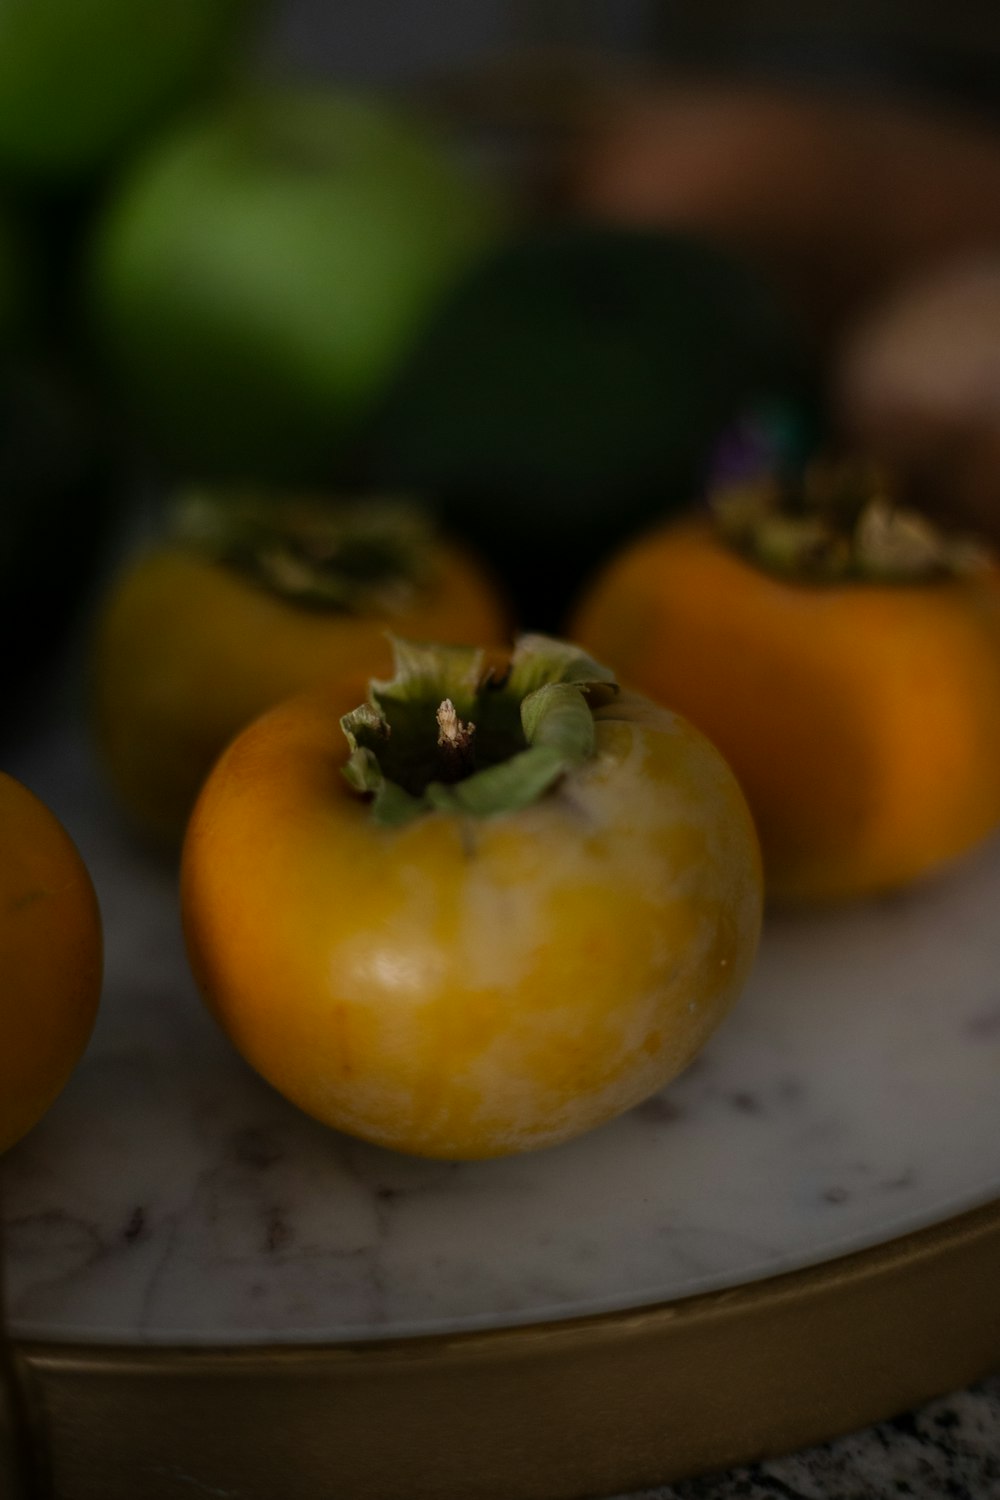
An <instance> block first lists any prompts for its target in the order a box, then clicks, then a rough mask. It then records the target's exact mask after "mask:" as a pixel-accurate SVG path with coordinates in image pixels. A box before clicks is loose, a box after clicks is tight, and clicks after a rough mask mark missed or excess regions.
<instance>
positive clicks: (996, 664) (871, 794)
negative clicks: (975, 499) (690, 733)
mask: <svg viewBox="0 0 1000 1500" xmlns="http://www.w3.org/2000/svg"><path fill="white" fill-rule="evenodd" d="M730 498H731V499H734V500H735V505H734V506H732V507H731V508H730V511H729V521H728V524H727V522H726V521H725V519H724V518H723V510H722V509H720V510H719V511H718V512H717V519H716V520H715V521H711V520H708V519H701V518H699V519H690V520H688V521H686V522H685V523H683V524H678V525H668V526H665V527H662V528H660V529H658V530H654V531H652V532H650V533H648V534H646V535H644V536H642V537H640V538H638V539H636V540H635V541H634V542H633V543H632V544H631V545H630V546H629V547H628V548H626V549H625V550H624V551H622V552H621V553H620V554H619V555H618V556H617V557H615V558H614V559H613V560H612V561H611V562H610V563H609V564H608V565H607V566H606V567H605V569H604V570H603V572H602V573H601V574H600V575H599V576H598V577H597V578H596V579H595V580H594V581H593V583H592V584H591V585H590V586H589V588H588V589H587V591H586V592H585V594H584V596H583V597H582V599H581V600H580V602H579V605H578V607H577V609H576V612H575V615H574V618H573V619H572V621H571V623H570V627H569V633H570V634H571V636H572V637H573V639H575V640H578V641H579V642H580V643H581V644H582V645H584V646H585V647H587V648H588V649H589V650H591V651H593V652H594V653H595V654H597V655H599V656H601V658H602V659H603V660H606V661H608V662H609V663H610V664H611V665H612V666H613V667H614V668H615V669H616V671H618V673H619V674H620V675H621V677H622V679H623V680H624V681H627V682H629V683H632V684H634V685H635V686H636V687H637V688H638V689H639V690H641V691H642V692H645V693H648V694H649V695H650V696H651V697H653V698H655V699H656V700H657V701H658V702H661V703H665V704H668V705H669V706H670V707H672V708H674V709H676V710H677V711H678V712H680V713H683V714H685V715H686V716H687V717H688V718H690V719H691V721H692V722H693V723H694V724H696V725H697V726H698V727H699V728H700V729H701V730H702V731H703V732H704V733H705V734H706V735H708V736H709V738H710V739H711V740H712V741H713V742H714V743H715V744H716V745H717V746H718V748H719V749H720V750H721V752H722V753H723V755H725V757H726V758H727V760H728V761H729V763H730V765H731V766H732V767H733V770H734V771H735V772H736V775H737V777H738V778H739V780H740V783H741V785H742V787H743V790H744V791H745V793H746V796H747V800H748V802H749V804H750V807H751V810H752V811H753V814H754V817H755V819H756V823H757V828H758V831H759V834H760V839H761V847H762V851H763V856H764V868H765V875H766V882H767V890H768V895H769V898H771V899H773V900H774V901H775V902H779V903H786V904H787V903H792V904H794V903H811V902H826V901H836V900H845V899H851V898H856V897H866V896H871V895H874V894H876V893H878V892H882V891H887V890H890V889H892V888H894V887H898V886H903V885H905V884H907V883H909V882H910V881H913V880H916V879H918V878H920V877H922V876H926V875H928V874H930V873H931V872H933V871H935V870H937V869H939V868H940V867H942V866H945V865H947V864H948V863H949V862H950V861H952V860H954V859H956V858H958V857H959V856H960V855H962V854H964V853H965V852H966V851H967V850H969V849H971V848H972V847H973V846H975V845H976V844H978V843H979V842H980V841H981V840H983V839H985V838H986V837H987V836H988V835H989V834H990V833H991V832H992V831H993V830H994V829H995V828H996V827H997V826H998V824H1000V571H998V569H997V568H996V566H995V565H993V564H992V563H991V562H990V561H989V560H988V559H987V558H986V557H985V556H984V555H983V554H982V553H980V552H979V551H978V550H977V549H974V548H970V547H968V546H965V545H964V544H963V545H955V546H951V547H949V546H948V545H946V544H945V543H944V542H942V541H941V539H940V538H939V537H937V536H936V535H935V533H933V532H932V530H931V529H930V527H929V526H928V525H927V524H925V523H924V522H922V521H919V520H917V519H916V518H914V517H911V516H908V515H907V514H906V513H904V512H900V511H898V510H897V509H894V508H891V507H890V506H889V505H888V502H886V501H885V500H884V499H881V500H880V499H879V497H878V496H877V495H875V496H873V497H872V499H871V501H870V503H868V504H866V505H865V506H864V507H863V508H862V509H861V510H859V511H857V513H856V515H855V517H854V528H853V532H852V533H851V534H850V535H844V534H842V533H838V532H837V529H836V528H832V529H831V527H830V525H829V524H828V522H827V520H825V519H824V517H823V516H822V514H821V513H820V512H819V511H818V510H816V509H813V510H810V508H809V507H808V506H806V507H805V508H804V509H801V510H800V511H799V513H798V514H787V515H784V516H782V515H781V514H780V513H778V512H777V511H775V510H774V509H773V507H772V505H771V503H770V502H769V501H768V502H766V503H763V504H760V503H759V501H760V495H759V494H758V495H757V497H756V499H755V498H754V496H753V495H748V494H747V493H744V494H743V495H742V496H739V495H736V496H732V497H730ZM741 507H742V511H741ZM723 509H724V508H723ZM741 516H742V519H741Z"/></svg>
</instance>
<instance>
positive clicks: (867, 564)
mask: <svg viewBox="0 0 1000 1500" xmlns="http://www.w3.org/2000/svg"><path fill="white" fill-rule="evenodd" d="M710 505H711V511H712V517H713V521H714V525H715V529H716V534H717V535H718V536H719V537H720V538H721V539H722V541H723V542H725V543H726V544H727V545H729V546H731V547H732V548H733V549H734V550H735V551H737V552H739V553H740V554H741V556H743V557H746V558H747V559H748V561H750V562H753V563H755V564H756V565H757V566H758V567H761V568H763V569H765V570H766V571H767V572H770V573H775V574H777V575H779V576H780V577H784V578H789V579H793V580H794V579H798V580H801V581H802V582H808V583H847V582H868V583H899V584H905V583H928V582H932V581H934V580H935V579H944V578H958V577H965V576H967V575H969V574H970V573H975V572H978V571H980V570H981V569H982V568H984V567H986V566H988V565H989V562H990V555H989V551H988V549H987V548H986V547H985V546H984V545H982V544H981V543H979V542H978V541H976V540H974V539H971V538H969V537H965V536H955V535H950V534H948V533H946V532H944V531H942V530H941V529H939V528H938V527H936V526H935V525H934V524H933V523H932V522H931V521H930V520H928V519H927V517H926V516H923V515H920V514H918V513H917V512H916V511H913V510H909V509H907V508H906V507H904V506H901V505H898V504H896V503H895V502H894V500H893V499H892V496H891V494H890V491H889V487H888V485H887V483H886V480H885V476H884V475H883V474H881V473H880V472H879V470H878V469H877V468H876V467H875V466H874V465H872V464H868V463H863V462H844V463H839V464H837V463H814V464H811V465H810V466H809V467H808V468H806V469H805V470H804V472H803V473H802V474H800V475H799V476H798V477H797V478H796V479H794V480H785V479H779V478H776V477H773V476H769V477H765V478H762V479H757V480H753V481H750V482H747V483H743V484H738V485H732V486H729V487H727V488H725V489H723V490H721V491H719V492H718V493H716V494H715V495H713V496H712V497H711V499H710Z"/></svg>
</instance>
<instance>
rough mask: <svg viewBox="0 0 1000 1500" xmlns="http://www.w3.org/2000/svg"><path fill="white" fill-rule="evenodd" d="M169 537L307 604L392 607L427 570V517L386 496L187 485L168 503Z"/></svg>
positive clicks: (430, 537) (405, 599) (407, 599)
mask: <svg viewBox="0 0 1000 1500" xmlns="http://www.w3.org/2000/svg"><path fill="white" fill-rule="evenodd" d="M171 534H172V536H173V538H174V540H176V541H177V542H179V543H180V544H181V545H182V546H185V547H189V548H191V549H192V550H194V551H197V552H199V553H200V554H201V555H202V556H205V557H210V558H212V559H213V560H214V561H216V562H219V563H222V564H224V565H225V566H227V567H231V568H235V569H236V570H237V571H238V572H240V573H241V574H243V575H244V576H245V577H247V578H249V579H250V580H251V581H252V582H253V583H255V584H257V585H258V586H259V587H261V588H263V589H266V590H268V591H269V592H270V593H273V594H277V595H278V596H279V597H281V598H282V599H288V600H290V601H292V602H293V603H295V604H299V605H302V606H305V607H308V608H314V609H329V610H340V611H343V612H346V613H351V614H371V613H378V614H393V613H397V612H399V611H401V610H403V609H405V608H407V607H408V605H409V604H410V603H411V602H412V600H413V596H414V594H415V593H416V592H418V591H419V590H420V589H423V588H425V587H427V585H428V583H429V582H430V580H431V578H432V574H433V566H432V561H431V559H432V556H433V544H434V530H433V527H432V525H431V523H430V520H429V518H428V517H427V516H426V515H425V514H424V513H423V512H422V511H421V510H420V509H419V507H418V506H416V505H414V504H412V503H411V502H409V501H406V500H401V499H393V498H390V497H369V498H366V499H348V498H340V499H337V498H334V497H331V496H324V495H319V494H309V493H305V494H284V493H273V494H269V493H264V492H262V491H256V490H252V489H251V490H242V489H241V490H229V489H225V488H221V489H218V490H209V489H194V490H190V491H188V492H186V493H185V494H183V495H182V496H181V497H180V498H179V499H178V500H177V502H176V503H175V506H174V508H173V513H172V519H171Z"/></svg>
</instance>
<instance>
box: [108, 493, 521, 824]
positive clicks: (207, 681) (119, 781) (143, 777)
mask: <svg viewBox="0 0 1000 1500" xmlns="http://www.w3.org/2000/svg"><path fill="white" fill-rule="evenodd" d="M197 502H198V507H199V508H198V512H197V515H198V522H199V525H202V526H204V529H205V534H204V535H201V534H198V533H197V528H195V531H196V534H195V535H193V536H191V535H188V534H187V532H185V531H184V528H183V527H182V528H181V532H182V534H181V535H180V537H178V538H171V537H167V538H165V539H164V540H162V541H160V542H159V543H158V544H156V545H155V546H153V547H152V548H151V549H150V550H148V551H147V552H146V553H145V554H143V555H142V556H141V557H139V558H137V559H133V560H131V561H130V562H129V563H128V564H127V565H126V567H125V569H124V570H123V572H122V575H121V576H120V578H119V579H118V581H117V582H116V583H115V584H114V586H113V587H112V589H111V591H110V593H109V597H108V600H107V602H106V605H105V608H104V611H103V614H102V617H101V620H100V623H99V628H98V632H97V639H96V642H95V653H94V689H93V700H94V715H95V721H96V730H97V736H98V740H99V744H100V748H101V751H102V754H103V759H104V763H105V766H106V768H107V771H108V773H109V776H110V778H111V781H112V783H113V785H114V788H115V790H116V792H117V793H118V796H119V799H120V801H121V803H122V805H123V807H124V808H125V810H126V812H127V813H128V814H129V816H130V818H131V820H132V822H133V823H134V824H135V826H136V827H137V828H138V829H139V830H140V831H141V832H143V833H144V834H145V835H146V837H147V838H148V839H150V840H151V841H152V842H153V843H155V844H159V845H160V846H161V847H163V848H166V849H177V848H178V847H179V845H180V840H181V837H182V835H183V832H184V825H185V823H186V821H187V817H188V814H189V813H190V811H191V808H192V806H193V804H194V801H195V798H196V797H197V795H198V791H199V789H200V787H201V784H202V782H203V781H204V779H205V777H206V776H207V775H208V772H209V771H210V769H211V767H212V764H213V762H214V761H215V759H216V757H217V756H218V755H219V753H220V751H221V750H222V749H223V748H224V747H225V745H226V744H227V743H228V741H229V740H230V739H232V737H233V735H235V734H236V733H238V731H239V730H241V729H242V728H243V727H244V726H245V725H246V724H248V723H249V722H250V721H251V720H252V719H255V718H256V717H257V715H258V714H260V713H263V712H264V710H265V709H267V708H270V707H271V705H272V704H274V703H277V702H279V701H280V700H281V699H283V698H287V697H289V696H290V695H291V694H294V693H297V692H301V691H303V690H305V689H308V688H317V687H321V686H324V687H325V686H329V688H330V689H331V690H332V691H334V692H335V693H336V695H337V702H338V703H339V704H340V706H341V707H340V711H341V712H343V713H346V712H347V711H348V710H349V709H350V708H353V707H354V705H355V704H356V703H357V702H358V701H359V700H360V699H361V698H362V697H363V696H364V694H365V692H366V690H367V684H368V680H369V678H370V677H373V676H374V677H377V676H380V675H384V674H385V673H387V672H389V671H390V670H391V667H392V651H391V648H390V646H389V641H388V637H387V634H386V632H387V631H388V630H390V629H391V630H393V631H396V632H401V633H406V634H408V635H411V636H413V637H415V638H416V639H424V640H431V639H433V640H443V641H451V642H456V643H461V642H465V641H482V642H485V643H487V644H490V645H501V644H503V642H504V641H505V639H506V636H507V631H508V626H509V621H508V616H507V611H506V608H505V605H504V603H503V601H502V599H501V597H500V595H499V592H498V590H497V588H496V587H495V586H494V584H493V583H492V581H491V579H490V578H489V576H488V575H487V573H486V572H485V570H484V569H483V568H482V567H481V566H480V565H479V564H478V563H477V562H476V560H475V559H474V558H472V557H471V556H470V555H469V554H468V553H467V552H465V551H464V550H463V549H461V548H460V547H457V546H456V545H454V544H453V543H451V542H450V541H447V540H445V539H443V538H441V537H439V536H437V535H435V534H434V533H433V532H432V531H431V530H430V529H429V528H428V527H427V526H426V525H425V524H424V523H423V521H422V520H421V519H420V518H419V516H418V515H417V514H416V513H414V512H411V511H410V510H409V509H407V508H405V507H398V506H395V505H388V504H382V505H380V504H378V503H377V502H374V501H373V502H371V503H362V504H356V505H353V506H336V505H330V504H328V503H325V502H322V501H316V500H313V499H312V498H307V499H304V500H303V499H294V498H291V497H285V498H284V499H281V500H278V501H268V502H267V503H263V502H261V501H259V500H258V498H257V497H250V499H249V500H248V501H246V502H245V503H242V502H240V501H239V500H236V499H233V498H232V497H226V496H221V497H219V496H211V495H204V496H198V497H197Z"/></svg>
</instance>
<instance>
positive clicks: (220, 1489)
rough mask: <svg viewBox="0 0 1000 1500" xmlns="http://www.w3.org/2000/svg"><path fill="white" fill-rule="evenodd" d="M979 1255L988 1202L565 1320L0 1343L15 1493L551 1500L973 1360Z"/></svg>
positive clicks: (989, 1325)
mask: <svg viewBox="0 0 1000 1500" xmlns="http://www.w3.org/2000/svg"><path fill="white" fill-rule="evenodd" d="M998 1268H1000V1201H998V1202H995V1203H991V1204H989V1205H987V1206H985V1207H983V1208H979V1209H975V1210H973V1211H971V1212H968V1213H964V1214H961V1215H959V1216H957V1217H955V1218H951V1219H948V1220H946V1221H944V1222H943V1223H940V1224H936V1225H933V1226H931V1227H930V1228H927V1229H922V1230H918V1231H916V1232H914V1233H912V1234H907V1235H904V1236H902V1237H900V1238H898V1239H894V1240H891V1241H889V1242H887V1243H885V1244H882V1245H879V1246H876V1247H874V1248H872V1249H869V1250H865V1251H861V1252H858V1253H855V1254H852V1255H847V1256H843V1257H841V1258H839V1259H836V1260H831V1261H827V1262H824V1263H823V1264H821V1265H818V1266H815V1267H812V1268H808V1269H805V1270H801V1271H794V1272H790V1273H787V1274H785V1275H781V1276H775V1277H771V1278H769V1279H767V1280H763V1281H759V1282H754V1283H750V1284H747V1285H743V1286H739V1287H736V1288H732V1289H730V1290H724V1291H719V1292H711V1293H707V1294H704V1295H701V1296H697V1297H691V1298H685V1299H683V1300H680V1301H676V1302H671V1303H663V1304H659V1305H654V1306H650V1307H645V1308H638V1309H630V1310H627V1311H622V1312H615V1313H606V1314H600V1315H595V1316H590V1317H581V1318H574V1319H569V1320H566V1321H563V1322H555V1323H547V1324H540V1325H529V1326H520V1327H512V1328H497V1329H493V1330H489V1331H486V1332H482V1333H478V1332H476V1333H460V1334H449V1335H444V1334H442V1335H435V1336H429V1337H414V1338H392V1339H386V1340H378V1341H372V1342H364V1343H341V1344H336V1345H329V1344H327V1345H309V1344H303V1345H297V1346H295V1347H290V1346H287V1345H285V1346H271V1345H268V1346H265V1347H262V1346H255V1347H252V1348H251V1347H234V1348H231V1349H225V1348H218V1347H205V1348H192V1347H187V1348H177V1347H161V1346H130V1347H122V1346H106V1345H71V1344H55V1343H40V1342H31V1341H24V1340H13V1341H12V1342H11V1355H12V1369H13V1371H14V1379H15V1381H16V1384H17V1392H16V1400H15V1401H14V1403H13V1406H12V1407H11V1410H12V1412H13V1413H14V1415H15V1417H16V1416H17V1414H18V1413H21V1418H20V1420H21V1425H22V1428H23V1429H24V1430H23V1431H22V1432H21V1433H20V1439H21V1441H22V1442H25V1443H27V1445H28V1446H29V1447H30V1448H31V1450H32V1452H33V1461H32V1463H31V1465H30V1466H29V1467H30V1468H31V1471H32V1473H31V1475H29V1479H28V1483H27V1486H26V1488H25V1491H24V1492H25V1494H26V1495H30V1496H32V1497H34V1496H36V1495H37V1496H57V1497H58V1500H190V1497H191V1496H192V1495H193V1494H206V1495H215V1496H220V1497H227V1496H231V1497H239V1500H329V1497H333V1496H343V1497H346V1500H401V1497H405V1500H410V1497H415V1500H416V1497H427V1500H565V1497H579V1496H583V1495H608V1494H612V1493H616V1492H620V1491H623V1490H629V1489H637V1488H640V1487H642V1486H644V1485H649V1484H656V1483H664V1482H669V1481H672V1480H676V1479H678V1478H681V1477H684V1476H688V1475H692V1474H696V1473H699V1472H701V1473H703V1472H705V1471H708V1470H711V1469H724V1468H728V1467H732V1466H734V1465H736V1464H740V1463H746V1462H750V1461H752V1460H755V1459H759V1458H763V1457H767V1456H768V1455H774V1454H777V1453H781V1452H788V1451H791V1450H793V1449H797V1448H801V1447H805V1446H808V1445H810V1444H813V1443H816V1442H819V1441H822V1440H824V1439H826V1438H829V1437H832V1436H835V1435H836V1434H838V1433H842V1432H847V1431H851V1430H854V1429H856V1428H858V1427H862V1426H865V1425H867V1424H868V1423H870V1422H872V1421H875V1420H876V1419H878V1418H880V1417H885V1416H889V1415H891V1414H893V1413H894V1412H898V1411H902V1410H905V1409H906V1408H908V1407H911V1406H913V1405H917V1404H919V1403H921V1402H923V1401H925V1400H927V1399H929V1398H930V1397H932V1396H935V1395H939V1394H942V1393H944V1392H945V1391H948V1390H951V1389H954V1388H956V1387H958V1386H961V1385H965V1384H967V1383H968V1382H969V1381H971V1380H974V1379H976V1378H978V1377H980V1376H982V1375H985V1374H986V1373H988V1372H989V1371H990V1370H991V1369H992V1368H994V1367H995V1366H997V1365H998V1364H1000V1275H998V1274H997V1273H998ZM0 1442H2V1425H0ZM0 1459H2V1454H0ZM12 1493H13V1494H18V1492H17V1491H16V1490H12Z"/></svg>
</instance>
